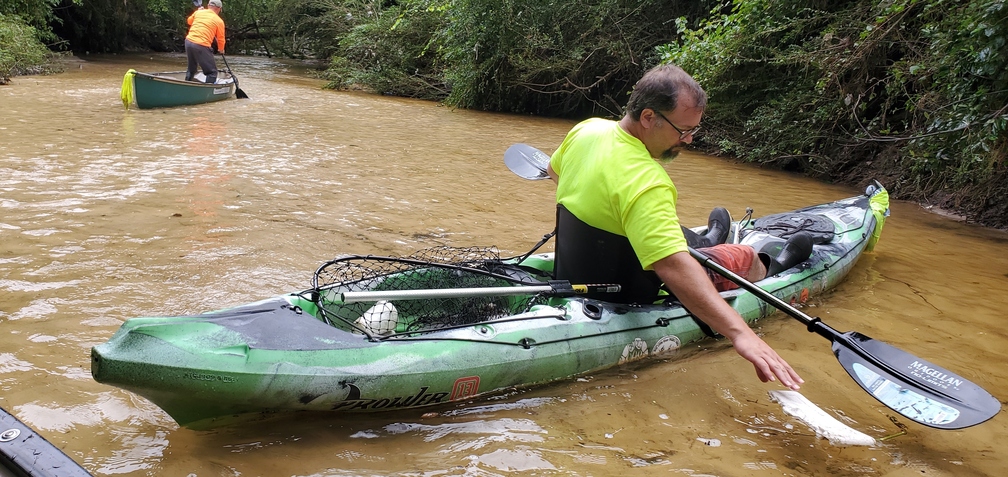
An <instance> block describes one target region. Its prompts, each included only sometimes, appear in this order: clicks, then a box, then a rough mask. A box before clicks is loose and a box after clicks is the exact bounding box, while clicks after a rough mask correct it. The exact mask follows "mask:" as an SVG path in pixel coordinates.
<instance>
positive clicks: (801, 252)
mask: <svg viewBox="0 0 1008 477" xmlns="http://www.w3.org/2000/svg"><path fill="white" fill-rule="evenodd" d="M763 255H765V254H763ZM811 256H812V236H811V235H809V234H808V233H807V232H798V233H796V234H794V235H792V236H791V237H790V238H789V239H787V242H784V248H783V249H781V251H780V253H778V254H777V257H776V258H774V259H772V260H769V262H770V263H769V265H767V274H766V276H768V277H772V276H774V275H777V274H778V273H780V272H783V271H784V270H787V269H789V268H791V267H794V266H795V265H798V264H799V263H802V262H804V261H805V260H808V259H809V257H811ZM761 258H763V257H761Z"/></svg>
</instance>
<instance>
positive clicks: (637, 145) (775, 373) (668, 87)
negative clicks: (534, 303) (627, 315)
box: [547, 65, 812, 389]
mask: <svg viewBox="0 0 1008 477" xmlns="http://www.w3.org/2000/svg"><path fill="white" fill-rule="evenodd" d="M706 105H707V94H706V93H705V92H704V90H703V88H701V87H700V85H699V84H698V83H697V82H696V81H695V80H694V79H693V78H692V77H691V76H690V75H689V74H687V73H686V72H684V71H683V70H682V69H681V68H679V67H677V66H674V65H661V66H658V67H655V68H652V69H651V70H650V71H648V72H647V73H646V74H645V75H644V76H643V77H642V78H641V79H640V81H638V82H637V84H636V85H635V86H634V90H633V92H632V93H631V95H630V100H629V102H628V103H627V107H626V114H625V115H624V116H623V118H622V119H620V120H619V121H611V120H607V119H600V118H592V119H588V120H586V121H583V122H581V123H579V124H577V125H576V126H574V128H573V129H571V131H570V132H569V133H568V134H567V137H566V138H564V140H563V143H561V144H560V147H559V148H558V149H557V150H556V152H554V153H553V156H552V158H551V159H550V164H549V167H548V168H547V172H548V173H549V175H550V177H551V178H552V179H553V180H554V181H555V182H556V183H557V236H556V237H557V242H556V263H555V267H556V268H555V274H556V278H557V279H564V280H570V281H572V282H576V283H613V282H616V283H620V284H621V285H622V290H623V291H621V292H620V294H621V296H620V297H619V298H620V299H621V300H617V301H624V302H627V303H633V302H636V303H650V302H651V301H653V300H654V299H655V297H656V296H657V294H658V287H659V286H660V285H661V283H664V285H665V286H666V287H667V288H668V289H669V291H671V292H672V293H673V294H674V295H675V297H676V298H677V299H678V300H679V301H680V302H682V304H683V305H684V306H685V307H686V308H687V309H689V310H690V311H691V312H692V313H693V314H694V315H695V316H697V317H698V318H700V319H701V320H702V321H703V322H705V323H706V324H707V325H708V326H710V328H712V329H713V330H714V331H716V332H717V333H720V334H721V335H723V336H725V337H726V338H728V339H729V340H731V342H732V345H733V346H734V347H735V350H736V352H738V354H739V355H741V356H742V357H744V358H745V359H747V360H749V361H750V362H751V363H752V364H753V366H754V367H755V368H756V374H757V375H758V376H759V378H760V379H761V380H762V381H763V382H767V381H774V380H780V382H781V383H782V384H783V385H784V386H786V387H788V388H791V389H798V387H799V384H800V383H802V382H803V380H802V379H801V377H799V376H798V373H796V372H795V371H794V369H792V368H791V366H790V365H789V364H788V363H787V362H786V361H785V360H784V359H783V358H781V357H780V356H779V355H778V354H777V352H776V351H774V350H773V349H772V348H771V347H770V346H769V345H767V344H766V343H765V342H764V341H763V340H762V339H761V338H760V337H759V336H757V335H756V333H755V332H754V331H753V330H752V329H751V328H749V326H748V325H747V324H746V323H745V321H744V320H743V319H742V317H741V316H740V315H739V314H738V313H737V312H736V311H735V309H734V308H732V307H731V306H729V305H728V304H727V302H725V300H724V299H723V298H722V297H721V295H720V294H718V289H717V288H715V283H714V281H712V278H721V277H720V276H716V277H714V276H711V275H708V273H706V272H705V269H704V267H702V266H701V265H700V263H699V262H697V261H696V260H695V259H693V257H692V256H690V253H689V250H688V242H687V237H686V235H685V234H684V232H683V230H682V228H681V227H680V225H679V218H678V216H677V215H676V199H677V192H676V188H675V185H673V183H672V179H671V178H670V177H669V175H668V173H667V172H666V171H665V169H664V168H663V167H662V165H661V164H660V163H659V162H658V161H656V160H655V159H671V158H672V157H675V155H676V154H678V152H679V150H680V149H682V148H683V147H684V146H685V145H687V144H689V143H691V142H692V140H693V135H694V134H696V132H697V131H698V130H699V129H700V119H701V116H703V112H704V109H705V108H706ZM721 211H723V212H721ZM730 220H731V219H730V218H728V217H727V211H724V209H721V210H717V209H716V210H715V213H714V214H712V217H711V224H710V229H711V230H710V231H709V232H710V233H708V234H706V235H704V236H701V237H699V239H701V240H700V242H704V243H702V245H701V246H706V245H713V246H711V247H708V248H704V249H702V250H701V252H706V253H707V254H708V256H710V257H711V258H712V259H713V260H714V261H716V262H718V263H720V264H722V265H723V266H725V267H726V268H728V269H730V270H732V271H734V272H736V273H737V274H738V275H741V276H742V277H746V278H747V279H749V280H750V281H755V280H760V279H762V278H764V277H765V276H766V275H767V271H768V270H767V269H768V268H769V269H771V271H781V270H783V269H781V268H780V267H781V266H786V268H790V267H791V266H794V265H796V264H797V263H798V262H801V261H804V260H806V259H807V258H808V257H809V254H810V253H811V251H812V244H811V240H810V238H809V236H808V235H807V234H804V233H799V234H795V236H797V237H798V238H796V239H789V241H788V244H787V245H786V246H785V247H784V252H782V253H781V255H778V256H776V257H774V258H772V259H771V258H769V257H760V256H759V255H758V254H757V251H756V250H754V249H753V248H752V247H749V246H747V245H737V244H724V243H723V242H724V241H725V239H726V238H727V235H728V228H729V226H730V224H729V222H730ZM693 235H695V234H693ZM690 238H691V240H692V241H697V239H698V237H695V236H694V237H690ZM785 262H786V263H785ZM652 270H653V273H652V272H651V271H652ZM723 282H726V280H722V281H721V282H719V285H718V286H719V287H721V288H722V289H726V288H728V287H727V286H726V285H725V284H724V283H723ZM732 285H734V284H732Z"/></svg>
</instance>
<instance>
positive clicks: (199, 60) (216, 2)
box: [185, 0, 224, 83]
mask: <svg viewBox="0 0 1008 477" xmlns="http://www.w3.org/2000/svg"><path fill="white" fill-rule="evenodd" d="M193 3H194V4H195V5H196V6H197V7H199V8H197V9H196V11H195V12H193V13H192V15H189V18H188V19H187V20H186V21H187V22H188V23H189V34H188V35H186V38H185V51H186V59H187V60H188V61H189V65H188V67H187V68H186V81H192V80H193V77H194V76H195V75H196V66H197V65H199V67H200V68H202V69H203V74H204V75H205V76H206V82H207V83H215V82H217V61H216V60H215V59H214V50H213V49H212V48H211V45H212V44H213V42H214V41H215V40H216V41H217V50H219V51H220V52H221V53H224V20H222V19H221V17H220V12H221V9H222V8H223V4H221V0H210V2H209V3H207V8H203V6H202V4H201V1H200V0H194V2H193Z"/></svg>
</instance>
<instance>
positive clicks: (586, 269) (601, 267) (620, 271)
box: [553, 204, 662, 304]
mask: <svg viewBox="0 0 1008 477" xmlns="http://www.w3.org/2000/svg"><path fill="white" fill-rule="evenodd" d="M553 267H554V268H553V270H554V275H555V277H556V279H557V280H567V281H569V282H570V283H572V284H576V285H584V284H601V283H618V284H619V285H620V291H619V292H618V293H588V294H586V295H583V296H586V297H588V298H593V299H596V300H602V301H608V302H614V303H638V304H651V303H654V302H655V301H656V300H658V299H659V298H660V297H659V289H660V287H661V285H662V283H661V280H660V279H659V278H658V275H657V274H656V273H655V272H653V271H650V270H644V269H643V268H642V267H641V265H640V261H639V260H638V259H637V254H635V253H634V250H633V247H632V246H631V245H630V240H628V239H627V238H626V237H623V236H621V235H617V234H614V233H610V232H606V231H605V230H602V229H599V228H595V227H592V226H591V225H588V224H586V223H584V222H582V221H581V219H578V218H577V217H576V216H575V215H574V214H573V213H571V212H570V211H569V210H567V208H566V207H564V206H563V205H561V204H557V223H556V249H555V251H554V258H553Z"/></svg>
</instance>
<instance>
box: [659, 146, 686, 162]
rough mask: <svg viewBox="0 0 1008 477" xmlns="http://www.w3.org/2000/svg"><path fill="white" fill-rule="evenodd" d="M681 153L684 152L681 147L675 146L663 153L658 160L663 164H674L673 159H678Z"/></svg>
mask: <svg viewBox="0 0 1008 477" xmlns="http://www.w3.org/2000/svg"><path fill="white" fill-rule="evenodd" d="M680 152H682V148H681V147H679V146H673V147H670V148H668V149H666V150H665V152H663V153H662V154H661V156H659V157H658V159H659V160H661V161H662V162H672V159H675V158H676V157H678V156H679V153H680Z"/></svg>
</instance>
